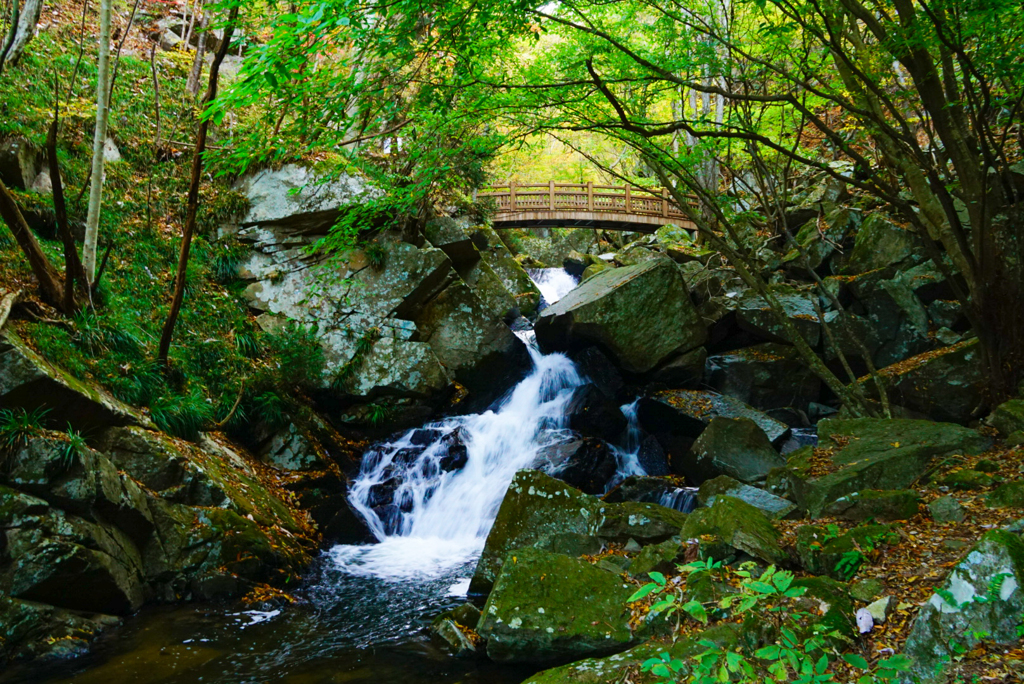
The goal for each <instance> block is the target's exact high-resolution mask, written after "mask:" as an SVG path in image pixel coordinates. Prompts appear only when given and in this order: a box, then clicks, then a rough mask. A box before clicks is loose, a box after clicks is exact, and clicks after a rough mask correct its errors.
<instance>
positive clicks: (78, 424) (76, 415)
mask: <svg viewBox="0 0 1024 684" xmlns="http://www.w3.org/2000/svg"><path fill="white" fill-rule="evenodd" d="M0 406H3V407H4V408H13V407H16V406H17V407H22V408H24V409H26V410H28V411H32V410H35V409H45V410H46V411H47V413H46V420H47V422H49V423H52V424H53V425H55V426H59V427H61V428H64V427H66V426H67V425H69V424H70V425H71V426H72V427H74V428H75V429H76V430H78V431H80V432H85V431H88V430H95V429H96V428H97V427H106V426H111V425H147V424H148V421H147V420H146V418H145V417H143V416H142V415H141V414H140V413H139V412H138V411H136V410H135V409H133V408H131V407H129V406H128V405H126V404H123V403H121V402H120V401H118V400H117V399H115V398H114V397H112V396H110V395H109V394H108V393H107V392H105V391H104V390H102V389H100V388H99V387H97V386H95V385H92V384H90V383H87V382H83V381H81V380H78V379H77V378H74V377H72V376H71V375H70V374H69V373H68V372H67V371H65V370H63V369H61V368H59V367H57V366H55V365H53V364H52V363H50V362H48V361H47V360H46V359H44V358H43V357H41V356H40V355H39V354H37V353H36V352H35V351H33V350H32V348H31V347H29V346H28V345H27V344H25V342H24V341H23V340H22V339H21V338H20V337H18V335H16V334H15V333H14V332H13V331H11V330H10V329H7V330H5V331H4V332H2V333H0Z"/></svg>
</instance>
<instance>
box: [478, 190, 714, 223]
mask: <svg viewBox="0 0 1024 684" xmlns="http://www.w3.org/2000/svg"><path fill="white" fill-rule="evenodd" d="M476 197H477V199H487V198H490V199H492V200H494V203H495V204H496V205H497V213H496V214H495V216H494V227H495V228H496V229H499V230H500V229H502V228H531V227H541V226H544V227H555V226H580V227H591V228H603V229H605V230H630V231H636V232H642V233H652V232H654V231H655V230H657V229H658V228H660V227H661V226H663V225H666V224H669V223H671V224H673V225H677V226H679V227H681V228H686V229H688V230H694V229H695V228H696V226H694V225H693V223H692V222H691V221H690V220H689V219H688V218H687V216H686V214H684V213H683V212H682V211H681V210H680V208H679V207H678V206H677V205H676V203H675V202H674V201H673V200H672V199H671V197H670V196H669V193H668V190H666V189H665V188H660V189H656V190H652V189H650V188H641V187H639V186H631V185H595V184H594V183H593V182H589V183H558V182H555V181H548V182H547V183H523V184H517V183H515V182H511V183H509V184H507V185H500V186H491V187H487V188H484V189H482V190H479V191H478V192H477V193H476Z"/></svg>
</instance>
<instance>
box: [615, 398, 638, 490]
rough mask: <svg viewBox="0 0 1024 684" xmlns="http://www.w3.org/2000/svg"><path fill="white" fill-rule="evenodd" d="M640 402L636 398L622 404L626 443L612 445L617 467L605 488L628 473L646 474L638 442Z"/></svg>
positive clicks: (628, 474)
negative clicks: (638, 408) (625, 422)
mask: <svg viewBox="0 0 1024 684" xmlns="http://www.w3.org/2000/svg"><path fill="white" fill-rule="evenodd" d="M639 404H640V400H639V399H637V400H636V401H634V402H633V403H631V404H624V405H622V406H621V407H619V408H621V409H622V415H624V416H626V421H627V425H626V443H625V444H624V445H622V446H614V445H613V446H612V453H614V454H615V462H616V465H617V466H618V469H617V470H616V472H615V477H613V478H612V479H611V480H610V481H609V482H608V487H607V489H608V490H610V489H611V488H612V487H614V486H615V485H617V484H619V483H620V482H622V481H623V480H625V479H626V478H627V477H629V476H630V475H646V474H647V473H646V472H645V471H644V468H643V466H642V465H640V443H641V439H642V438H643V433H642V431H641V430H640V421H639V420H638V419H637V407H638V406H639Z"/></svg>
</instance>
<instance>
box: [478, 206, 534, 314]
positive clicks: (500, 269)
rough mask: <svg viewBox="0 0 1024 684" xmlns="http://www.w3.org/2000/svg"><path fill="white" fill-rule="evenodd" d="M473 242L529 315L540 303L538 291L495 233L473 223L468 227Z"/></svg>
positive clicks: (522, 310) (520, 306) (481, 255)
mask: <svg viewBox="0 0 1024 684" xmlns="http://www.w3.org/2000/svg"><path fill="white" fill-rule="evenodd" d="M469 232H470V236H471V237H472V240H473V244H474V246H476V248H477V251H478V252H479V253H480V257H481V258H482V259H483V260H484V261H485V262H486V263H487V265H488V266H490V267H491V270H492V271H494V274H495V275H497V276H498V279H499V280H501V283H502V284H503V285H504V286H505V289H506V290H508V292H509V293H510V294H511V295H512V298H513V299H514V300H515V302H516V306H518V307H519V311H520V312H521V313H523V314H524V315H529V314H532V313H533V312H534V311H536V310H537V306H538V305H539V304H540V300H541V295H540V290H539V289H537V285H536V283H534V282H533V280H531V279H530V276H529V274H528V273H527V272H526V271H525V270H524V269H523V267H522V266H521V265H520V264H519V262H518V261H516V260H515V257H513V256H512V253H511V252H509V251H508V247H506V246H505V243H503V242H502V241H501V238H500V237H499V236H498V233H497V232H496V231H495V230H494V229H493V228H490V227H488V226H474V227H472V228H470V230H469Z"/></svg>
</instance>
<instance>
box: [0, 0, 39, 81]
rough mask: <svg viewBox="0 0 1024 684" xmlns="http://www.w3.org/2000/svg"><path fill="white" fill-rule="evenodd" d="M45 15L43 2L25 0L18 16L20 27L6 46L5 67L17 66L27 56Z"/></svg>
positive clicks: (18, 26)
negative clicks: (41, 16) (42, 16)
mask: <svg viewBox="0 0 1024 684" xmlns="http://www.w3.org/2000/svg"><path fill="white" fill-rule="evenodd" d="M42 13H43V0H25V4H24V5H22V7H21V12H20V14H19V16H18V25H17V28H16V29H15V30H14V34H13V36H12V38H11V40H10V43H9V44H8V45H7V46H6V53H5V56H4V59H3V65H8V64H9V65H11V66H15V65H17V64H18V61H19V60H20V59H21V57H22V55H24V54H25V48H27V47H28V44H29V42H30V41H31V40H32V38H34V37H35V35H36V24H38V23H39V17H40V15H42Z"/></svg>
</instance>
